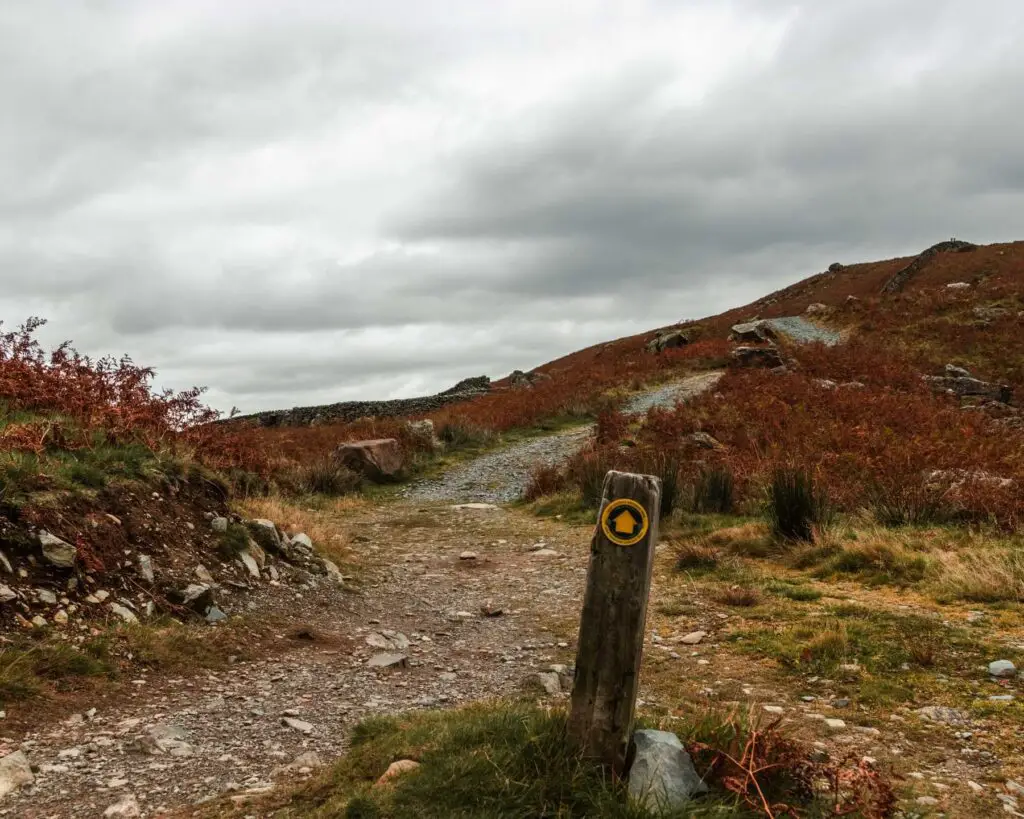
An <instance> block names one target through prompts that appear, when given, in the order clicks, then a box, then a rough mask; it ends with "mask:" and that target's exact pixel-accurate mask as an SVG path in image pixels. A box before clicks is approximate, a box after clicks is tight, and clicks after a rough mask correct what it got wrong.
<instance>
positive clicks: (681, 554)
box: [675, 542, 718, 572]
mask: <svg viewBox="0 0 1024 819" xmlns="http://www.w3.org/2000/svg"><path fill="white" fill-rule="evenodd" d="M675 556H676V564H675V565H676V571H680V572H685V571H688V570H690V569H708V570H710V569H713V568H715V566H717V565H718V552H717V551H716V550H715V549H713V548H711V547H710V546H708V545H707V544H705V543H701V542H689V543H681V544H677V545H676V546H675Z"/></svg>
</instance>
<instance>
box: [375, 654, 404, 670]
mask: <svg viewBox="0 0 1024 819" xmlns="http://www.w3.org/2000/svg"><path fill="white" fill-rule="evenodd" d="M408 664H409V658H408V657H407V656H406V655H405V654H399V653H395V652H387V653H384V654H374V655H373V656H372V657H371V658H370V659H369V660H368V661H367V663H366V665H367V666H368V667H369V668H405V667H406V666H407V665H408Z"/></svg>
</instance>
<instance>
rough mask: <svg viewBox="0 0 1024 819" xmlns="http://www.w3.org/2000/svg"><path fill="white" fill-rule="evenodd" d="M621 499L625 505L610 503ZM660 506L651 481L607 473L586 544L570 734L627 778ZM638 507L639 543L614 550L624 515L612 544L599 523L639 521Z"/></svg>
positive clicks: (625, 536) (623, 536)
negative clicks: (643, 524)
mask: <svg viewBox="0 0 1024 819" xmlns="http://www.w3.org/2000/svg"><path fill="white" fill-rule="evenodd" d="M622 500H625V501H626V503H619V504H616V503H615V502H616V501H622ZM629 501H632V502H633V503H632V504H629V503H628V502H629ZM660 505H661V482H660V481H659V480H658V479H657V478H654V477H651V476H649V475H632V474H629V473H626V472H614V471H613V472H609V473H608V475H607V476H606V477H605V479H604V489H603V491H602V498H601V507H600V513H599V514H598V521H597V529H596V531H595V532H594V539H593V541H592V542H591V546H590V566H589V568H588V569H587V588H586V592H585V593H584V597H583V613H582V616H581V618H580V633H579V643H578V648H577V651H576V676H575V680H574V683H573V690H572V707H571V711H570V714H569V736H570V739H571V740H572V741H573V742H574V743H575V744H576V745H577V747H579V748H581V749H582V751H583V753H584V755H585V756H586V757H588V758H590V759H595V760H599V761H601V762H603V763H604V764H605V765H608V766H609V767H610V768H611V769H612V771H613V772H615V773H616V774H622V773H625V767H626V755H627V751H628V748H629V742H630V738H631V736H632V732H633V714H634V711H635V708H636V696H637V691H638V689H639V681H640V661H641V658H642V656H643V646H644V624H645V621H646V619H647V598H648V595H649V593H650V590H651V572H652V570H653V568H654V547H655V545H656V544H657V542H658V515H659V508H660ZM641 507H642V509H643V511H644V512H646V517H647V521H648V527H647V531H646V533H645V534H644V535H643V537H642V538H641V539H640V540H638V541H637V542H636V543H634V544H633V545H619V544H620V543H623V542H628V541H629V540H630V539H631V538H630V533H629V531H628V527H629V523H630V518H629V517H625V518H623V517H622V516H621V515H619V518H618V519H612V520H610V521H609V526H608V529H609V531H610V533H611V535H612V537H613V538H614V540H613V539H612V538H610V537H609V536H608V533H606V531H605V528H604V527H603V526H602V521H603V520H605V518H606V517H608V516H606V512H610V513H612V516H613V517H614V515H616V514H618V512H619V511H620V510H622V509H632V510H636V512H637V514H635V515H634V517H637V518H641V517H642V516H641V515H639V514H638V513H639V508H641ZM616 526H618V528H616ZM635 531H636V532H639V531H640V530H639V529H637V530H635ZM616 541H618V542H616Z"/></svg>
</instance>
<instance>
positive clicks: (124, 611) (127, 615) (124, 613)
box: [110, 603, 139, 623]
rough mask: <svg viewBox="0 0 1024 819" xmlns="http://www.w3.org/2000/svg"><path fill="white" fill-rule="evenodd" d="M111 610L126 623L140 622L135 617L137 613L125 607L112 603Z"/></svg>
mask: <svg viewBox="0 0 1024 819" xmlns="http://www.w3.org/2000/svg"><path fill="white" fill-rule="evenodd" d="M110 610H111V611H112V612H114V614H116V615H117V616H118V617H120V618H121V619H122V620H124V621H125V622H126V623H137V622H139V618H138V617H136V616H135V612H133V611H132V610H131V609H129V608H127V607H125V606H122V605H121V604H120V603H111V604H110Z"/></svg>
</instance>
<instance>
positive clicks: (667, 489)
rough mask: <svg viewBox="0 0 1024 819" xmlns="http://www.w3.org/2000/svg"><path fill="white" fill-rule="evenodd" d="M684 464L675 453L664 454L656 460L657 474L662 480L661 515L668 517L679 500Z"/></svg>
mask: <svg viewBox="0 0 1024 819" xmlns="http://www.w3.org/2000/svg"><path fill="white" fill-rule="evenodd" d="M681 469H682V465H681V464H680V462H679V458H678V457H676V456H674V455H671V454H670V455H663V456H661V457H659V458H658V459H657V461H656V462H655V474H656V475H657V477H658V478H659V479H660V480H661V504H660V506H661V508H660V512H661V517H662V518H668V516H669V515H671V514H672V512H673V511H674V510H675V508H676V504H677V503H678V500H679V492H680V486H679V474H680V470H681Z"/></svg>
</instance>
